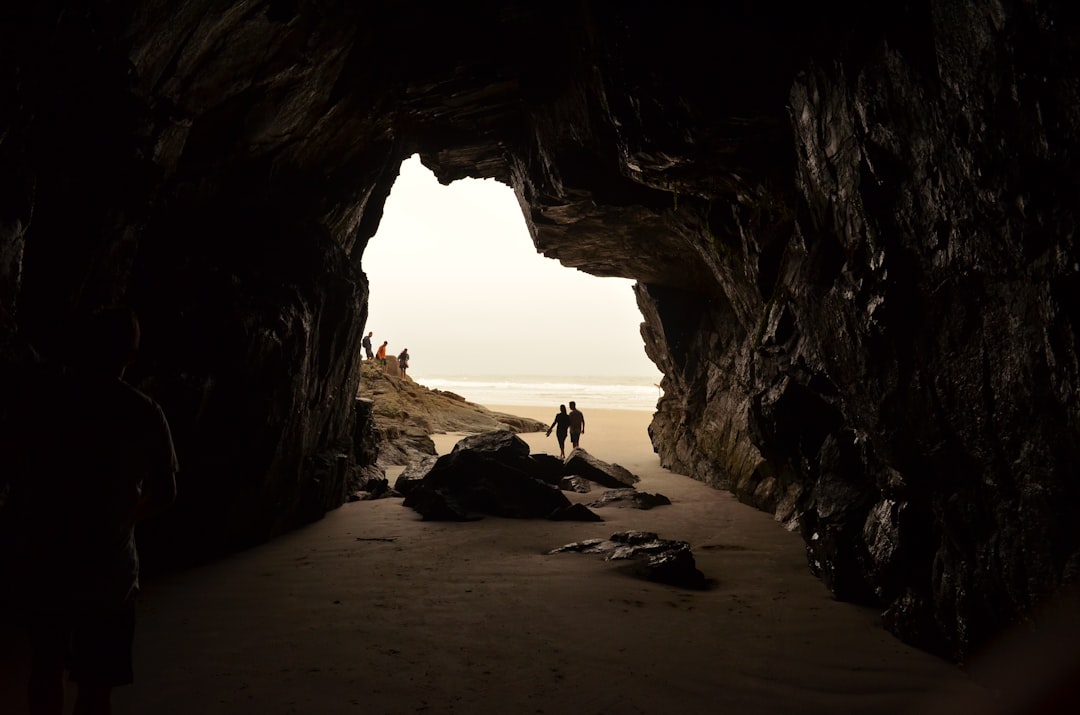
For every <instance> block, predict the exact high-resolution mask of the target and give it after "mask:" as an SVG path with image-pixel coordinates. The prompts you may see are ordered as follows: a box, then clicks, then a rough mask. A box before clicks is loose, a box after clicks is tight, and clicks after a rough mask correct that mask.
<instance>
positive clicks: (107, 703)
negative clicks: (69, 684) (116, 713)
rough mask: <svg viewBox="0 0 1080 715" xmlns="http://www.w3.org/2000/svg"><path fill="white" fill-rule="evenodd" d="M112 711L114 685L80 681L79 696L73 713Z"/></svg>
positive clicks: (94, 714)
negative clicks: (91, 683)
mask: <svg viewBox="0 0 1080 715" xmlns="http://www.w3.org/2000/svg"><path fill="white" fill-rule="evenodd" d="M110 713H112V687H111V686H109V685H90V684H87V683H79V697H78V698H77V699H76V700H75V709H74V710H72V715H110Z"/></svg>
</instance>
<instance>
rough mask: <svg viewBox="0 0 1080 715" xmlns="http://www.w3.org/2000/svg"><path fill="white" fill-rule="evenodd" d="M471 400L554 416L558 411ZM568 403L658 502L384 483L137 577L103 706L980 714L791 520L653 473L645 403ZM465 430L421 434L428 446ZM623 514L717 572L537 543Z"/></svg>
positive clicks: (963, 688)
mask: <svg viewBox="0 0 1080 715" xmlns="http://www.w3.org/2000/svg"><path fill="white" fill-rule="evenodd" d="M485 406H488V407H489V408H490V409H493V410H497V411H501V412H508V413H511V414H516V415H521V416H525V417H533V418H535V419H539V420H541V421H544V422H546V423H549V424H550V422H551V419H552V417H553V415H554V413H555V411H556V409H557V405H555V406H552V407H550V408H545V407H538V406H528V405H526V406H522V405H516V406H515V405H495V404H492V405H485ZM582 410H583V412H584V414H585V417H586V430H585V434H584V435H583V437H582V441H581V446H582V447H583V448H584V449H586V450H587V451H588V452H589V453H590V454H592V455H593V456H595V457H597V458H599V459H601V460H604V461H606V462H612V463H617V464H620V465H622V466H624V467H626V468H627V469H629V470H630V471H632V472H634V473H635V474H637V475H638V476H639V477H641V482H640V483H639V484H638V485H637V487H638V489H639V490H642V491H647V492H654V493H655V492H659V493H661V494H664V495H665V496H667V497H668V498H670V499H671V502H672V504H671V505H669V506H662V507H657V508H654V509H651V510H648V511H642V510H636V509H626V508H616V507H604V508H601V509H596V512H597V513H598V514H600V515H601V516H602V517H603V518H604V522H602V523H592V522H552V521H546V520H514V519H501V518H495V517H485V518H483V519H481V520H478V521H472V522H464V523H450V522H425V521H422V520H421V519H420V518H419V516H418V515H417V514H416V513H415V512H413V511H412V510H411V509H407V508H404V507H403V506H402V505H401V500H400V499H381V500H374V501H360V502H355V503H351V504H347V505H345V506H342V507H341V508H339V509H336V510H334V511H332V512H330V513H329V514H327V515H326V517H325V518H324V519H322V520H321V521H319V522H316V523H314V524H311V525H309V526H307V527H305V528H302V529H300V530H298V531H296V532H293V533H290V534H287V535H285V536H282V537H280V538H278V539H276V540H274V541H272V542H270V543H267V544H263V545H261V546H258V547H256V548H252V549H250V550H248V551H245V552H242V553H238V554H235V555H232V556H229V557H227V558H223V559H221V560H219V561H217V562H215V563H212V564H208V565H204V566H200V567H197V568H192V569H189V570H186V571H182V572H178V573H174V574H171V575H168V576H165V577H162V578H160V579H158V580H156V581H154V582H152V583H148V584H145V587H144V592H143V596H142V601H141V603H140V609H139V621H138V625H137V630H136V675H135V683H134V684H133V685H130V686H127V687H123V688H120V689H118V690H117V691H116V695H115V698H114V702H115V712H116V713H117V714H118V715H128V714H131V715H134V714H135V713H153V714H154V715H191V714H194V713H200V714H217V713H220V714H222V715H224V714H226V713H263V714H269V715H274V714H280V715H285V714H287V713H303V714H305V715H307V714H321V713H383V714H387V715H390V714H396V713H402V714H404V713H549V714H559V715H567V714H577V713H582V714H585V713H588V714H597V715H599V714H608V713H611V714H614V713H657V714H661V713H664V714H667V713H753V714H761V713H764V714H768V713H777V714H781V713H784V714H786V713H800V714H807V713H821V714H822V715H824V714H826V713H829V714H833V715H835V714H836V713H860V714H870V713H927V712H979V711H989V710H990V709H991V708H990V707H989V706H988V704H987V703H988V701H987V700H985V698H986V697H987V696H986V694H985V693H984V691H983V690H982V689H981V688H980V687H978V686H977V685H975V684H974V683H972V682H971V681H970V680H969V679H968V677H967V676H966V675H965V673H964V672H963V671H962V670H961V669H960V668H959V667H957V666H955V665H953V664H950V663H948V662H946V661H944V660H941V659H939V658H936V657H934V656H932V655H929V654H927V653H925V652H921V651H918V650H915V649H913V648H910V647H908V646H906V645H904V644H903V643H901V642H900V641H898V640H896V639H895V638H893V637H892V636H891V635H889V634H888V633H887V632H886V631H885V630H883V629H882V627H881V626H880V624H879V614H878V613H877V612H876V611H875V610H873V609H869V608H863V607H858V606H854V605H851V604H846V603H840V602H837V601H835V600H834V599H833V598H832V597H831V596H830V595H829V593H828V592H827V590H826V589H825V587H824V586H823V585H822V584H821V583H820V582H819V581H818V580H817V579H815V578H814V577H813V576H812V575H811V574H810V572H809V569H808V567H807V563H806V557H805V552H804V548H803V544H802V540H801V538H800V537H799V535H798V534H794V533H790V532H787V531H785V530H784V529H782V528H781V527H780V526H779V525H778V524H777V523H776V522H775V521H773V519H772V518H771V517H770V516H769V515H767V514H764V513H762V512H759V511H757V510H755V509H752V508H750V507H747V506H745V505H743V504H740V503H738V502H737V501H736V500H735V499H734V498H733V497H732V496H731V495H730V494H727V493H725V492H721V491H718V490H714V489H710V488H708V487H706V486H704V485H702V484H701V483H699V482H696V481H694V480H691V479H689V478H686V477H682V476H679V475H675V474H672V473H670V472H668V471H667V470H664V469H662V468H661V467H660V465H659V461H658V459H657V457H656V455H655V454H653V452H652V448H651V445H650V443H649V440H648V436H647V434H646V428H647V425H648V423H649V420H650V413H648V412H646V411H640V410H590V409H587V408H586V406H585V405H582ZM461 436H462V435H436V436H435V438H434V439H435V441H436V445H437V448H438V450H439V451H440V453H442V452H446V451H448V450H449V449H450V448H451V447H452V446H453V444H454V443H455V442H456V441H457V439H459V438H460V437H461ZM522 437H523V438H524V439H525V441H526V442H528V443H529V445H530V448H531V449H532V451H533V453H538V452H546V453H548V454H556V455H557V454H558V446H557V444H556V442H555V437H554V435H552V436H551V437H545V436H544V433H543V432H540V433H533V434H526V435H522ZM569 449H570V445H569V444H567V451H569ZM392 481H393V480H392V479H391V482H392ZM601 491H602V488H597V489H596V490H594V492H592V493H591V494H573V495H571V498H572V499H573V500H575V501H584V502H588V501H591V500H592V499H594V498H596V497H597V496H599V494H600V492H601ZM630 529H636V530H644V531H653V532H656V533H657V534H658V535H659V536H660V537H662V538H667V539H675V540H683V541H687V542H689V543H690V545H691V547H692V549H693V554H694V557H695V559H696V562H697V566H698V568H699V569H700V570H701V571H702V572H703V573H704V574H705V576H706V577H707V578H708V579H710V581H711V583H712V587H711V588H709V589H707V590H695V591H692V590H682V589H678V588H674V587H671V586H666V585H663V584H658V583H652V582H647V581H642V580H639V579H636V578H634V577H632V576H630V575H628V574H626V573H624V572H623V571H622V570H620V569H618V568H617V567H616V566H615V565H613V564H612V563H610V562H605V561H603V560H602V559H601V558H600V557H599V556H595V555H588V554H575V553H564V554H554V555H548V554H547V552H548V551H550V550H551V549H554V548H557V547H559V546H562V545H564V544H567V543H570V542H574V541H580V540H583V539H590V538H607V537H609V536H610V535H611V534H613V533H615V532H618V531H624V530H630ZM10 645H11V644H10V643H9V646H10ZM5 650H6V651H7V656H6V660H5V668H4V676H3V678H4V680H3V683H2V684H0V686H2V689H0V697H3V698H5V700H3V701H0V712H3V713H12V715H16V714H21V713H23V712H25V710H23V709H20V707H21V704H20V702H19V696H20V695H21V692H20V691H21V687H22V686H21V679H23V678H25V675H26V663H25V660H23V659H21V656H20V655H19V654H18V653H17V652H16V651H17V649H15V648H13V647H9V648H6V649H5ZM69 708H70V705H69ZM69 711H70V710H69Z"/></svg>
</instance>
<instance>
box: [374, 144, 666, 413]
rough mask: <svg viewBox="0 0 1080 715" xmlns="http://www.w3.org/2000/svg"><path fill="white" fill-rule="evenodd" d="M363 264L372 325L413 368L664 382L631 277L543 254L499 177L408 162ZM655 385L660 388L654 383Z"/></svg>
mask: <svg viewBox="0 0 1080 715" xmlns="http://www.w3.org/2000/svg"><path fill="white" fill-rule="evenodd" d="M363 269H364V272H365V273H366V274H367V276H368V280H369V281H370V289H371V296H370V304H369V318H368V324H367V327H366V330H365V332H366V331H367V330H370V331H372V332H373V333H374V335H373V338H372V341H373V344H374V346H375V347H378V346H379V345H380V344H381V343H382V342H383V341H384V340H386V341H387V342H388V344H387V352H388V354H391V355H396V354H398V353H399V352H400V351H401V350H402V349H403V348H408V349H409V354H410V356H411V361H410V365H411V369H410V376H411V377H413V379H415V380H417V381H419V382H421V383H424V378H425V376H454V375H460V376H470V377H497V376H512V375H513V376H521V375H533V376H573V377H583V376H584V377H588V376H598V377H606V378H614V377H623V376H628V377H634V378H637V380H638V381H642V380H643V381H645V382H646V383H650V385H651V383H652V382H659V380H660V374H659V373H658V372H657V369H656V367H655V366H654V365H653V364H652V362H651V361H650V360H649V359H648V357H646V355H645V350H644V346H643V343H642V338H641V332H640V324H641V321H642V318H641V313H640V312H639V311H638V308H637V304H636V302H635V300H634V294H633V290H632V289H631V286H632V285H633V282H632V281H630V280H626V279H621V278H597V277H595V276H591V275H588V274H586V273H582V272H581V271H577V270H574V269H569V268H566V267H564V266H562V265H561V264H560V263H558V262H557V261H555V260H552V259H549V258H545V257H543V256H541V255H540V254H538V253H537V252H536V249H535V248H534V247H533V244H532V240H531V238H530V236H529V232H528V229H527V228H526V225H525V220H524V217H523V216H522V213H521V208H520V206H519V205H518V203H517V199H516V198H515V196H514V192H513V190H512V189H510V188H509V187H508V186H505V185H503V184H500V183H499V182H497V181H494V180H475V179H464V180H461V181H455V182H454V183H452V184H451V185H449V186H443V185H441V184H439V182H438V180H437V179H436V178H435V176H434V175H433V174H432V173H431V172H430V171H429V170H428V169H426V168H425V167H424V166H423V165H422V164H421V163H420V159H419V157H417V156H413V157H412V158H410V159H408V160H407V161H405V162H404V163H403V164H402V166H401V172H400V175H399V176H398V179H397V181H396V183H395V184H394V188H393V190H392V191H391V193H390V197H389V198H388V199H387V202H386V207H385V210H384V213H383V218H382V221H381V222H380V226H379V231H378V233H377V234H376V235H375V236H374V237H373V238H372V239H371V241H370V242H369V244H368V246H367V248H366V250H365V252H364V257H363ZM653 394H654V395H655V389H654V390H653Z"/></svg>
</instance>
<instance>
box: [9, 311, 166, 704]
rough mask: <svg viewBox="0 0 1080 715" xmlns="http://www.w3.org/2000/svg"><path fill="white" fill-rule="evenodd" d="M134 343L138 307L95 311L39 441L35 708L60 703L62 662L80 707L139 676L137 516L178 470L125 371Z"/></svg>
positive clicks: (34, 535)
mask: <svg viewBox="0 0 1080 715" xmlns="http://www.w3.org/2000/svg"><path fill="white" fill-rule="evenodd" d="M138 346H139V324H138V321H137V320H136V318H135V315H134V313H133V312H131V311H130V310H127V309H123V308H113V309H106V310H102V311H99V312H97V313H95V314H94V315H93V317H92V318H91V320H90V321H89V323H88V326H87V330H86V332H85V334H84V335H83V336H82V341H81V343H80V349H81V350H82V352H81V354H80V355H79V356H78V358H79V359H78V360H77V363H78V364H76V365H74V366H73V369H72V370H71V371H70V372H69V373H68V374H66V375H64V376H62V377H61V378H59V382H58V388H59V389H58V392H57V393H56V395H53V396H52V397H53V398H55V399H56V400H58V401H56V402H54V404H53V406H52V409H51V410H50V418H49V419H50V422H51V424H50V425H49V426H50V430H49V433H48V434H42V435H41V436H40V437H39V439H40V444H39V445H37V446H36V447H35V451H36V452H37V454H39V455H41V456H40V458H38V459H37V461H36V465H37V466H34V467H33V468H32V469H33V472H35V473H34V474H32V475H31V477H32V479H33V485H34V486H33V488H32V491H33V492H35V494H34V496H33V498H32V499H31V501H30V507H29V509H30V511H31V512H32V514H31V520H30V521H29V526H28V530H29V531H30V532H31V533H30V534H29V535H28V536H29V538H28V541H27V545H26V550H27V552H28V556H29V559H28V566H27V569H26V578H27V582H26V586H27V588H26V592H27V595H28V596H29V599H28V601H27V608H26V610H27V614H28V616H29V619H28V621H29V627H30V637H31V646H32V651H33V652H32V661H31V669H30V682H29V684H28V700H29V705H30V713H31V715H44V714H46V713H48V714H50V715H52V714H56V715H59V714H60V713H62V712H63V710H64V684H63V678H64V673H65V671H67V672H68V674H69V676H70V679H71V680H72V681H73V682H75V683H76V684H77V686H78V695H77V698H76V703H75V710H74V712H75V713H76V714H77V715H81V714H97V713H108V712H111V700H112V688H113V687H114V686H118V685H126V684H128V683H130V682H132V679H133V673H132V640H133V636H134V628H135V597H136V594H137V592H138V588H139V558H138V552H137V551H136V548H135V533H134V530H135V524H136V523H138V522H139V521H142V520H143V519H145V518H147V517H149V516H152V515H154V514H156V513H157V512H159V511H161V510H162V509H164V508H165V507H166V506H168V505H169V504H171V503H172V501H173V500H174V499H175V497H176V478H175V475H176V472H177V470H178V466H177V460H176V453H175V451H174V449H173V442H172V436H171V433H170V431H169V424H168V422H167V421H166V419H165V415H164V413H163V412H162V411H161V407H160V406H158V404H157V403H156V402H154V400H152V399H151V398H150V397H148V396H146V395H145V394H143V393H142V392H140V391H138V390H136V389H135V388H134V387H132V386H130V385H128V384H127V383H126V382H124V381H123V379H122V378H123V376H124V372H125V370H126V369H127V368H128V367H129V366H130V365H131V364H132V362H133V361H134V358H135V354H136V351H137V349H138ZM59 400H62V401H59Z"/></svg>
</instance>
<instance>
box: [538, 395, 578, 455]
mask: <svg viewBox="0 0 1080 715" xmlns="http://www.w3.org/2000/svg"><path fill="white" fill-rule="evenodd" d="M551 430H555V439H557V440H559V457H560V458H561V459H566V434H567V432H569V433H570V444H571V445H572V446H573V447H574V449H577V447H578V441H580V439H581V435H583V434H585V415H583V414H582V413H581V411H580V410H579V409H578V408H577V404H576V403H575V402H573V401H571V402H570V412H569V413H567V411H566V405H559V411H558V412H557V413H555V420H554V421H553V422H552V423H551V426H550V427H548V428H547V432H546V433H545V436H547V437H550V436H551Z"/></svg>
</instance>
